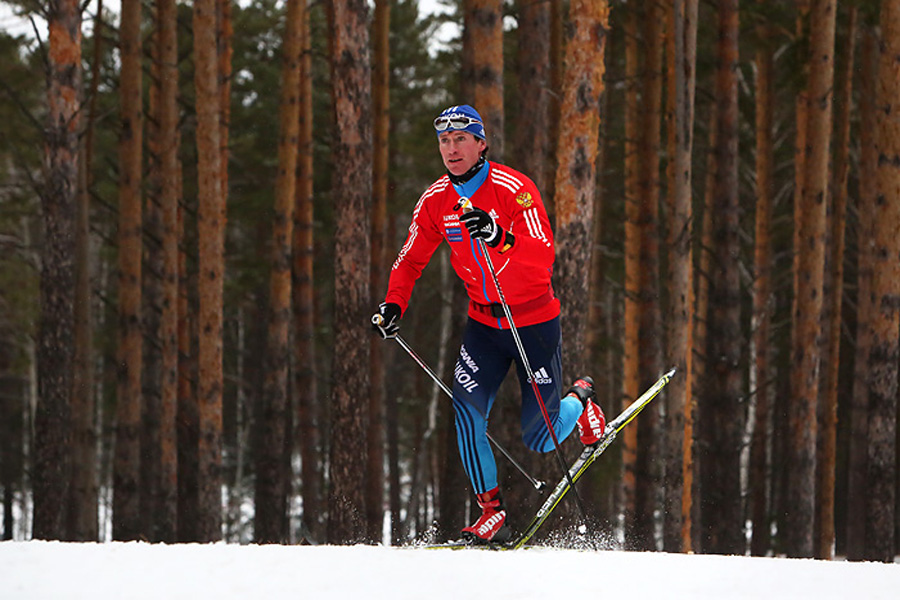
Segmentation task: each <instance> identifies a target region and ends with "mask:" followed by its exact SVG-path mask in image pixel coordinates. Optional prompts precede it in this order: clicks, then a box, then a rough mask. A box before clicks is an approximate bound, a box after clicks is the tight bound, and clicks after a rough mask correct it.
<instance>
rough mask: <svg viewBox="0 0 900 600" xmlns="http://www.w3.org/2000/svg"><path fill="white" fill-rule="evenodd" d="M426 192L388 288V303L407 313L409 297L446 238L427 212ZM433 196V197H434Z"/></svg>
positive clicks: (417, 205)
mask: <svg viewBox="0 0 900 600" xmlns="http://www.w3.org/2000/svg"><path fill="white" fill-rule="evenodd" d="M426 196H427V194H426V195H423V196H422V198H420V199H419V202H418V204H416V208H415V210H414V211H413V218H412V223H411V224H410V226H409V233H408V234H407V236H406V243H405V244H403V247H402V248H401V249H400V253H399V254H398V255H397V260H395V261H394V266H393V267H392V268H391V276H390V279H389V280H388V291H387V295H386V296H385V298H384V301H385V302H393V303H395V304H397V305H399V306H400V310H401V311H403V312H404V313H405V312H406V307H407V306H409V298H410V296H411V295H412V291H413V287H414V286H415V285H416V281H417V280H418V279H419V276H420V275H422V270H423V269H424V268H425V265H427V264H428V261H429V260H431V255H432V254H434V251H435V250H436V249H437V247H438V245H439V244H440V243H441V240H442V239H444V238H443V236H442V235H441V232H440V230H439V229H438V228H437V226H436V225H435V223H434V220H433V219H432V217H431V215H430V214H429V213H428V207H427V206H426V204H425V200H426ZM431 197H432V198H433V196H431Z"/></svg>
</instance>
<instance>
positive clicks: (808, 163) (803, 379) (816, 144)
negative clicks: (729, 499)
mask: <svg viewBox="0 0 900 600" xmlns="http://www.w3.org/2000/svg"><path fill="white" fill-rule="evenodd" d="M834 13H835V6H834V2H833V0H814V1H813V3H812V9H811V11H810V31H811V33H812V37H811V50H810V64H809V74H810V77H809V86H808V90H807V92H808V96H807V98H808V104H807V119H808V120H807V129H806V131H807V140H806V157H805V160H804V186H803V196H802V204H801V209H800V212H799V215H798V216H799V217H800V221H799V222H798V223H797V224H796V225H797V226H798V227H799V231H800V235H799V237H798V238H797V239H798V241H799V247H798V249H797V251H798V257H797V266H798V272H797V275H798V278H797V284H798V287H797V301H796V302H795V305H796V306H795V311H794V321H795V324H796V332H797V333H796V336H795V337H794V349H793V352H792V354H793V358H792V361H791V363H792V368H793V369H794V372H793V375H792V377H791V380H792V382H793V390H792V393H791V398H790V404H789V411H788V420H789V421H788V423H789V427H790V439H791V442H790V444H789V445H788V465H789V468H790V475H789V477H788V487H787V497H786V500H787V505H786V509H787V514H786V517H787V519H786V527H787V531H786V537H785V550H786V552H787V553H788V555H789V556H793V557H811V556H813V554H814V516H815V507H816V498H815V489H816V432H817V415H816V407H817V402H818V391H819V380H818V373H819V364H820V348H821V347H822V339H821V314H822V291H823V276H824V269H825V213H826V203H825V198H826V194H827V192H828V156H829V147H830V141H831V93H832V82H833V79H834V63H833V52H834V22H835V21H834V20H835V15H834Z"/></svg>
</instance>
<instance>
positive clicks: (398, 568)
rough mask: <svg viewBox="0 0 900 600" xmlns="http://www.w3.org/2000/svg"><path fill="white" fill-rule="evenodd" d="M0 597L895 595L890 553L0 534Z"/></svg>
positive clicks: (857, 598) (393, 599)
mask: <svg viewBox="0 0 900 600" xmlns="http://www.w3.org/2000/svg"><path fill="white" fill-rule="evenodd" d="M0 598H3V599H4V600H14V599H21V598H26V599H28V600H42V599H54V600H56V599H66V600H68V599H80V598H84V599H91V600H101V599H105V598H115V599H120V598H123V599H132V600H142V599H144V598H146V599H153V600H162V599H166V600H169V599H178V598H185V599H190V600H202V599H205V598H211V599H215V600H222V599H227V598H242V599H251V598H265V599H266V600H274V599H279V598H296V599H300V598H302V599H309V600H312V599H315V600H318V599H324V598H335V599H341V600H343V599H347V600H350V599H353V600H357V599H366V600H379V599H382V598H384V599H390V600H404V599H407V598H409V599H416V600H418V599H422V600H444V599H447V600H449V599H454V600H459V599H464V598H473V599H474V598H486V599H490V600H524V599H530V598H534V599H541V600H554V599H557V598H566V599H569V600H576V599H578V600H604V599H606V598H616V599H619V598H629V599H634V600H641V599H644V598H647V599H652V600H662V599H667V600H668V599H680V598H685V599H692V600H693V599H702V598H710V599H717V600H723V599H731V598H763V599H765V600H773V599H779V598H784V599H790V600H798V599H805V598H809V599H810V600H829V599H832V598H841V599H843V598H847V599H853V600H878V599H882V598H883V599H885V600H888V599H890V600H896V599H897V598H900V564H888V565H886V564H880V563H848V562H843V561H835V562H824V561H815V560H793V559H783V558H747V557H726V556H707V555H684V554H664V553H649V552H619V551H578V550H555V549H528V550H518V551H514V552H491V551H484V550H462V551H453V550H444V549H441V550H434V549H414V548H389V547H384V546H349V547H339V546H239V545H227V544H213V545H200V544H185V545H172V546H166V545H151V544H144V543H106V544H75V543H61V542H2V543H0Z"/></svg>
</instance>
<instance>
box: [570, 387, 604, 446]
mask: <svg viewBox="0 0 900 600" xmlns="http://www.w3.org/2000/svg"><path fill="white" fill-rule="evenodd" d="M566 395H567V396H575V397H576V398H578V400H579V401H581V405H582V406H584V412H583V413H581V416H580V417H578V421H577V422H576V423H577V425H578V437H579V439H580V440H581V443H582V444H584V445H585V446H592V445H594V444H596V443H597V442H599V441H600V438H601V437H603V431H604V430H605V429H606V416H605V415H604V414H603V410H602V409H601V408H600V407H599V406H597V404H596V403H595V402H594V398H595V395H594V380H593V379H591V378H590V377H582V378H581V379H577V380H575V383H573V384H572V387H570V388H569V391H568V392H566Z"/></svg>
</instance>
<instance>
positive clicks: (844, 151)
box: [816, 6, 858, 560]
mask: <svg viewBox="0 0 900 600" xmlns="http://www.w3.org/2000/svg"><path fill="white" fill-rule="evenodd" d="M849 11H850V13H849V16H848V18H847V42H846V43H847V46H846V48H845V51H844V53H843V54H844V64H843V69H842V70H841V77H840V80H839V81H838V82H837V84H836V85H837V90H838V94H839V96H838V98H837V102H836V105H837V107H838V112H837V114H836V116H835V143H834V149H835V152H834V169H833V172H832V175H831V190H832V194H831V195H832V198H831V210H830V216H829V217H828V220H829V224H828V226H829V231H830V239H829V241H828V247H827V250H826V251H827V258H826V270H827V271H826V274H825V277H826V279H825V293H824V300H823V302H825V305H824V306H823V313H824V314H823V323H822V329H823V331H824V335H826V336H827V337H826V339H825V346H824V349H823V354H822V358H823V359H824V360H823V362H822V367H821V370H820V373H821V375H822V376H821V377H820V380H819V381H820V385H822V386H823V389H822V390H821V392H820V394H819V403H820V417H819V442H818V453H819V461H818V468H817V473H818V474H817V480H818V484H817V495H818V498H819V501H818V503H817V505H818V507H819V516H818V523H819V525H818V528H817V530H818V532H817V539H816V557H817V558H821V559H826V560H831V559H832V558H833V557H834V556H833V547H834V546H833V544H834V542H835V539H834V531H835V513H834V504H835V498H834V496H835V470H836V468H837V420H838V372H839V367H840V358H841V352H840V350H841V305H842V301H843V287H844V245H845V244H844V221H845V220H846V216H847V175H848V171H849V165H850V161H849V150H850V105H851V103H852V92H853V62H854V55H855V54H854V49H855V46H856V44H855V38H856V15H857V12H858V9H857V7H856V6H850V7H849Z"/></svg>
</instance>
